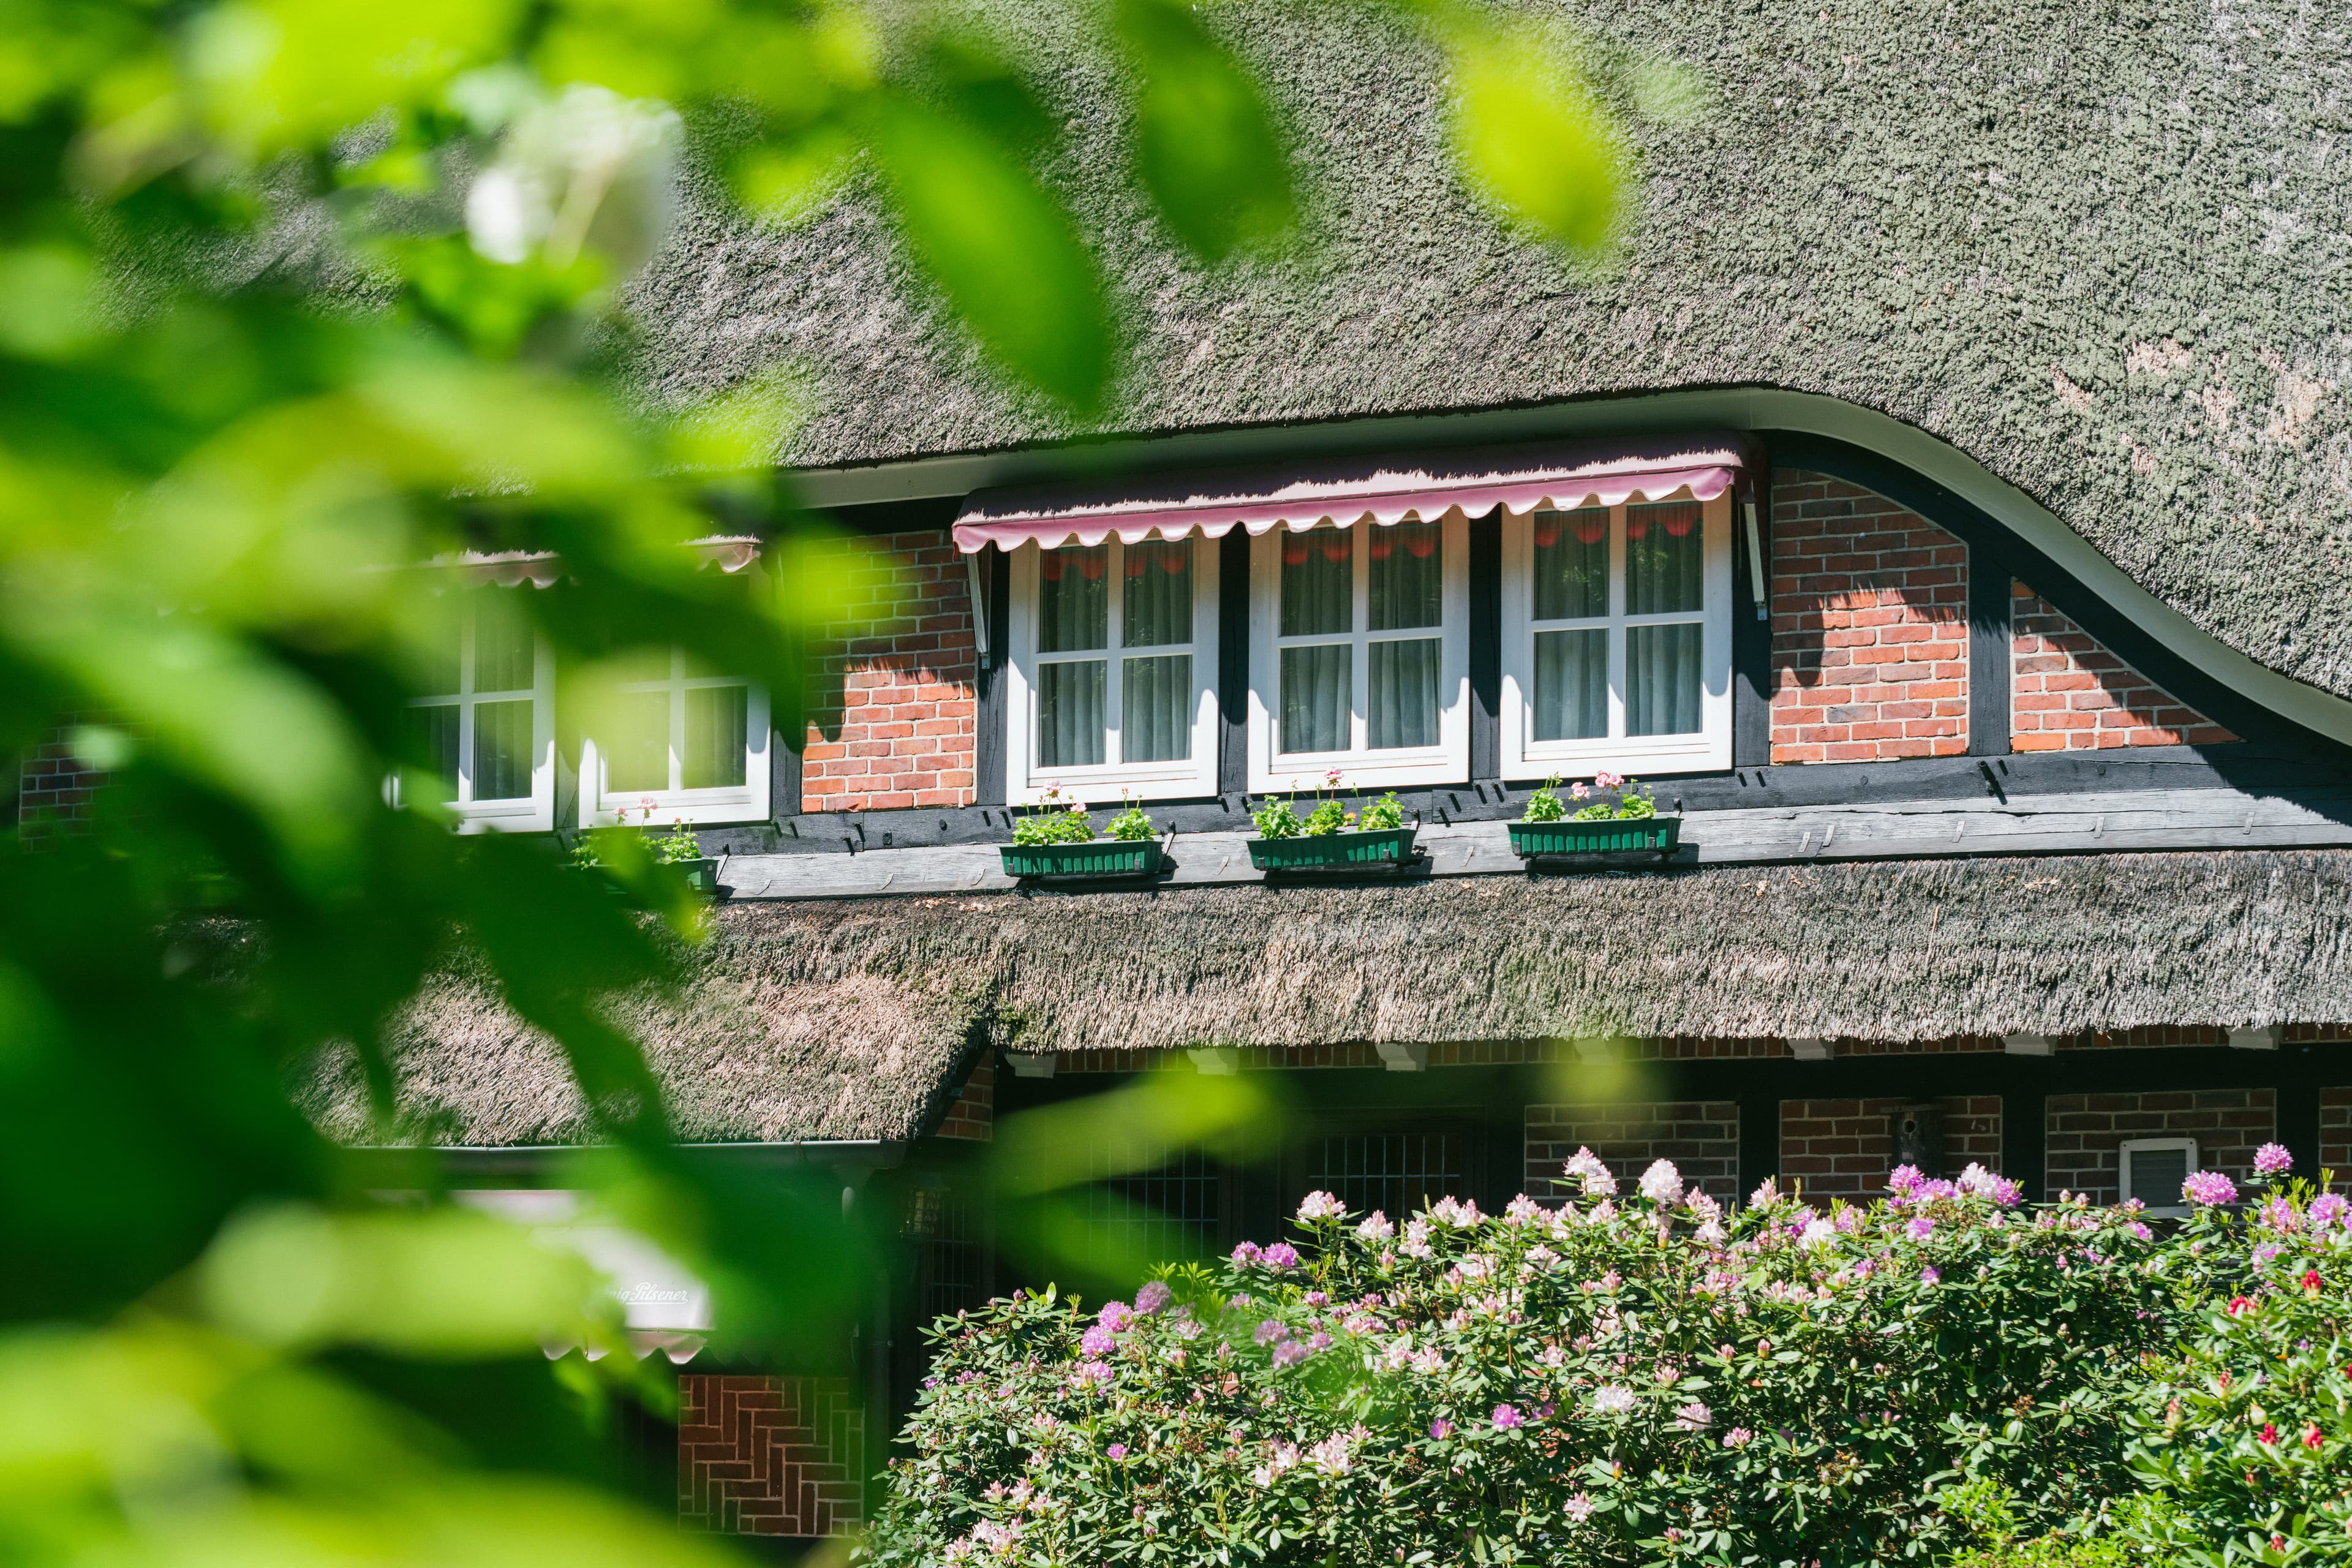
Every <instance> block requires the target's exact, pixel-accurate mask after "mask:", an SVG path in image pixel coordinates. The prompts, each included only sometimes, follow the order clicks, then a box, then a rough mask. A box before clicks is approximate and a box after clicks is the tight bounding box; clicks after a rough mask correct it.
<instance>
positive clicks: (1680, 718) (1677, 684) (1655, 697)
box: [1625, 621, 1703, 735]
mask: <svg viewBox="0 0 2352 1568" xmlns="http://www.w3.org/2000/svg"><path fill="white" fill-rule="evenodd" d="M1702 629H1703V628H1702V627H1701V626H1699V624H1698V623H1697V622H1696V621H1684V622H1681V623H1678V624H1675V625H1669V626H1629V627H1627V628H1626V631H1625V732H1626V733H1627V734H1629V735H1688V734H1693V733H1696V731H1697V730H1698V727H1699V721H1698V697H1699V665H1698V655H1699V634H1700V632H1701V630H1702Z"/></svg>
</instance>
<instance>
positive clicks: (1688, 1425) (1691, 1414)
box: [1675, 1399, 1715, 1432]
mask: <svg viewBox="0 0 2352 1568" xmlns="http://www.w3.org/2000/svg"><path fill="white" fill-rule="evenodd" d="M1714 1424H1715V1412H1714V1411H1712V1410H1709V1409H1708V1408H1707V1407H1706V1405H1702V1404H1700V1403H1699V1402H1698V1401H1697V1400H1696V1399H1694V1400H1692V1401H1691V1402H1690V1403H1689V1404H1688V1405H1684V1406H1682V1407H1681V1408H1680V1409H1678V1410H1676V1411H1675V1426H1678V1427H1680V1428H1681V1429H1682V1430H1683V1431H1685V1432H1704V1431H1706V1429H1707V1428H1708V1427H1709V1426H1713V1425H1714Z"/></svg>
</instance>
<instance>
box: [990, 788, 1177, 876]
mask: <svg viewBox="0 0 2352 1568" xmlns="http://www.w3.org/2000/svg"><path fill="white" fill-rule="evenodd" d="M1139 828H1140V830H1141V831H1140V832H1138V829H1139ZM1110 837H1111V841H1110V842H1109V843H1108V844H1100V843H1097V842H1096V840H1095V824H1094V818H1092V817H1090V816H1087V805H1086V802H1084V801H1082V800H1071V799H1068V798H1067V797H1066V796H1065V795H1063V794H1062V792H1061V790H1060V789H1059V788H1058V787H1057V788H1054V789H1049V790H1047V791H1046V792H1045V798H1044V799H1043V800H1042V801H1041V802H1040V803H1039V805H1038V809H1037V810H1035V811H1034V812H1031V813H1028V814H1027V815H1025V816H1023V817H1022V818H1021V819H1020V820H1019V821H1018V822H1015V823H1014V824H1013V842H1012V843H1010V844H1007V845H1003V846H1001V847H999V849H998V854H999V857H1000V858H1001V859H1002V861H1003V867H1004V874H1005V875H1006V876H1008V877H1133V876H1139V875H1142V874H1144V873H1147V872H1150V871H1154V870H1157V869H1158V868H1159V861H1160V853H1159V850H1158V849H1157V848H1156V847H1154V846H1153V844H1152V842H1151V840H1152V838H1153V837H1154V835H1153V833H1152V829H1151V824H1150V820H1149V819H1148V818H1146V817H1145V816H1144V815H1143V812H1142V810H1141V809H1140V808H1139V807H1138V806H1137V805H1135V804H1134V803H1133V802H1132V801H1130V802H1129V803H1128V808H1127V809H1126V810H1125V811H1123V812H1121V813H1120V814H1119V815H1118V816H1116V817H1113V818H1112V819H1111V824H1110Z"/></svg>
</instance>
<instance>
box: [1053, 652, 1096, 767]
mask: <svg viewBox="0 0 2352 1568" xmlns="http://www.w3.org/2000/svg"><path fill="white" fill-rule="evenodd" d="M1108 668H1109V665H1108V661H1106V660H1103V659H1099V658H1085V659H1077V660H1075V661H1073V662H1070V663H1066V664H1041V665H1039V666H1038V667H1037V765H1038V766H1039V767H1041V768H1084V767H1092V766H1094V765H1096V764H1097V763H1100V762H1101V761H1102V760H1103V724H1104V721H1105V718H1106V715H1105V714H1104V711H1103V681H1104V672H1105V671H1106V670H1107V669H1108Z"/></svg>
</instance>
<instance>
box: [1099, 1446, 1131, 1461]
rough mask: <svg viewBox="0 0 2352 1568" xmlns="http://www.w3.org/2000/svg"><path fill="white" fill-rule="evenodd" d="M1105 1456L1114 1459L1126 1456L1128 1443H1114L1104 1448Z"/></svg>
mask: <svg viewBox="0 0 2352 1568" xmlns="http://www.w3.org/2000/svg"><path fill="white" fill-rule="evenodd" d="M1103 1458H1107V1459H1112V1460H1118V1459H1124V1458H1127V1445H1126V1444H1124V1443H1113V1444H1112V1445H1111V1446H1110V1447H1108V1448H1105V1449H1104V1450H1103Z"/></svg>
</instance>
